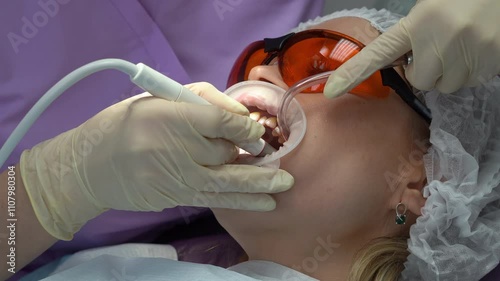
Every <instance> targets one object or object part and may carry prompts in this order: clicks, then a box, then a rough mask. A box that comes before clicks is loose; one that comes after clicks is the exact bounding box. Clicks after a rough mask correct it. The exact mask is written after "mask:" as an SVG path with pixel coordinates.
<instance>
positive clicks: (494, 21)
mask: <svg viewBox="0 0 500 281" xmlns="http://www.w3.org/2000/svg"><path fill="white" fill-rule="evenodd" d="M499 14H500V1H498V0H473V1H471V0H419V1H418V2H417V4H416V5H415V7H413V9H412V10H411V11H410V13H409V14H408V16H407V17H405V18H403V19H401V21H400V22H399V23H398V24H396V25H394V26H393V27H391V28H390V29H389V30H387V32H385V33H384V34H382V35H380V36H379V37H378V38H377V39H375V40H374V41H373V42H371V43H370V44H368V45H367V46H366V47H365V48H364V49H363V50H361V52H360V53H359V54H357V55H356V56H354V57H352V58H351V59H350V60H348V61H347V62H346V63H344V64H343V65H342V66H341V67H339V68H338V69H337V70H336V71H335V72H334V73H333V74H332V75H331V76H330V78H329V79H328V81H327V83H326V85H325V90H324V94H325V96H326V97H329V98H332V97H338V96H340V95H342V94H343V93H346V92H348V91H350V90H351V89H352V88H354V87H355V86H356V85H358V84H359V83H361V82H362V81H364V80H365V79H366V78H368V77H369V76H370V75H371V74H373V73H374V72H375V71H377V70H379V69H380V68H382V67H384V66H386V65H389V64H391V63H392V62H394V61H395V60H397V59H398V58H399V57H401V56H402V55H403V54H405V53H407V52H409V51H410V50H412V51H413V63H412V64H410V65H409V66H408V68H407V69H406V78H407V79H408V81H409V82H410V83H411V84H412V85H413V86H414V87H416V88H418V89H420V90H431V89H433V88H436V89H438V90H439V91H441V92H443V93H451V92H454V91H456V90H458V89H459V88H461V87H463V86H477V85H478V84H480V83H483V82H486V81H488V80H489V79H491V78H492V77H494V76H495V75H498V74H499V73H500V24H499V21H498V15H499Z"/></svg>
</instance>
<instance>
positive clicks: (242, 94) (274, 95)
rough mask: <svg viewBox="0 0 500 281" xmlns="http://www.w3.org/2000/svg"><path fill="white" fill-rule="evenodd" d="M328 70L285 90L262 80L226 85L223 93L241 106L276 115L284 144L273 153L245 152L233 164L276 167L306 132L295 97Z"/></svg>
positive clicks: (323, 78)
mask: <svg viewBox="0 0 500 281" xmlns="http://www.w3.org/2000/svg"><path fill="white" fill-rule="evenodd" d="M331 73H332V71H330V72H325V73H321V74H318V75H314V76H310V77H308V78H306V79H304V80H301V81H299V82H297V83H296V84H295V85H294V86H292V87H291V88H290V89H288V91H285V90H284V89H282V88H280V87H278V86H276V85H274V84H271V83H267V82H262V81H244V82H240V83H237V84H235V85H233V86H231V87H230V88H228V89H227V90H226V91H225V94H227V95H228V96H230V97H232V98H233V99H235V100H237V101H239V102H240V103H242V104H243V105H245V106H247V107H256V108H258V109H260V110H264V111H267V112H268V113H269V114H271V115H273V116H277V119H278V126H279V128H280V131H281V134H282V137H283V138H284V139H285V142H284V143H283V145H282V146H281V147H280V148H279V149H278V150H277V151H276V152H273V153H271V154H268V155H266V156H264V157H253V156H250V155H245V157H240V158H239V159H238V160H237V161H236V163H239V164H250V165H256V166H266V167H274V168H279V166H280V158H282V157H283V156H285V155H287V154H288V153H290V152H291V151H292V150H293V149H294V148H296V147H297V146H298V145H299V144H300V142H301V141H302V139H303V138H304V135H305V133H306V127H307V122H306V121H307V120H306V115H305V113H304V110H303V109H302V107H301V106H300V103H299V102H298V101H297V100H296V99H294V97H295V96H296V95H297V94H299V93H301V92H302V91H304V90H305V89H307V88H310V87H314V86H316V85H319V84H321V83H325V82H326V80H327V79H328V77H329V76H330V74H331Z"/></svg>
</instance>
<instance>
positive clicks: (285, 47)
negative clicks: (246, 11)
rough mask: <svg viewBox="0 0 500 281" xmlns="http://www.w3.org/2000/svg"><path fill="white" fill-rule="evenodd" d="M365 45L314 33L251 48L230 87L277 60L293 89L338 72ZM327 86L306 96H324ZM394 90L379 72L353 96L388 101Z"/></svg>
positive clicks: (322, 32) (341, 36) (238, 63)
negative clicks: (316, 76) (333, 71)
mask: <svg viewBox="0 0 500 281" xmlns="http://www.w3.org/2000/svg"><path fill="white" fill-rule="evenodd" d="M363 47H364V45H363V43H361V42H359V41H357V40H356V39H354V38H351V37H349V36H347V35H344V34H342V33H337V32H334V31H328V30H321V29H314V30H306V31H302V32H299V33H290V34H287V35H285V36H283V37H279V38H275V39H270V38H266V39H264V40H261V41H257V42H254V43H252V44H250V45H249V46H248V47H247V48H245V50H244V51H243V52H242V53H241V54H240V56H239V57H238V58H237V60H236V62H235V63H234V66H233V68H232V70H231V72H230V74H229V79H228V82H227V87H228V88H229V87H230V86H232V85H234V84H236V83H238V82H241V81H245V80H248V75H249V73H250V70H251V69H252V68H253V67H255V66H258V65H267V64H269V63H270V62H271V61H272V60H274V59H275V58H276V59H277V64H278V68H279V71H280V73H281V76H282V77H283V81H284V82H285V83H286V84H287V85H288V86H290V87H291V86H292V85H294V84H295V83H297V82H298V81H300V80H302V79H304V78H306V77H309V76H312V75H315V74H319V73H323V72H326V71H331V70H335V69H337V68H338V67H339V66H340V65H342V64H343V63H344V62H346V61H347V60H349V59H350V58H352V57H353V56H354V55H356V54H357V53H359V51H361V49H363ZM323 88H324V84H322V85H320V86H318V87H314V88H310V89H307V90H305V91H304V93H322V92H323ZM390 90H391V88H390V87H387V86H384V85H382V78H381V75H380V72H379V71H377V72H375V73H374V74H373V75H372V76H370V77H369V78H368V79H366V80H365V81H364V82H363V83H361V84H359V85H358V86H357V87H356V88H354V89H353V90H351V91H350V92H351V93H353V94H357V95H362V96H372V97H373V96H375V97H386V96H387V95H389V92H390Z"/></svg>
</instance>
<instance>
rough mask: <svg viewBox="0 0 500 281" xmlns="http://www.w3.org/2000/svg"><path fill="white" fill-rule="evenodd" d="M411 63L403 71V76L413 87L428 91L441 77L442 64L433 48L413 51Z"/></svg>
mask: <svg viewBox="0 0 500 281" xmlns="http://www.w3.org/2000/svg"><path fill="white" fill-rule="evenodd" d="M413 58H414V59H413V63H411V64H410V65H408V66H407V67H406V69H405V76H406V79H407V80H408V82H410V84H412V85H413V87H415V88H417V89H419V90H425V91H430V90H432V89H433V88H434V87H435V86H436V83H437V81H438V80H439V79H441V76H442V75H443V62H442V61H441V58H440V57H439V55H438V54H437V51H436V50H435V49H434V48H431V47H426V48H425V49H424V50H420V49H415V50H413Z"/></svg>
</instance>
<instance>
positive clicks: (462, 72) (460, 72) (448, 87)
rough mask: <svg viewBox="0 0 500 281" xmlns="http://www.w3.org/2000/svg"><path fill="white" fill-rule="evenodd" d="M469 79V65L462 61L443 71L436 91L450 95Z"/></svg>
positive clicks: (458, 60) (457, 60)
mask: <svg viewBox="0 0 500 281" xmlns="http://www.w3.org/2000/svg"><path fill="white" fill-rule="evenodd" d="M468 79H469V72H468V68H467V65H466V64H465V62H464V61H463V60H461V59H456V60H455V62H454V63H453V64H452V65H450V66H449V67H447V68H446V69H445V70H444V71H443V76H442V77H441V78H439V79H438V80H437V81H436V89H437V90H438V91H440V92H441V93H445V94H449V93H453V92H455V91H457V90H458V89H460V88H461V87H462V85H463V84H465V83H466V82H467V81H468Z"/></svg>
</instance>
